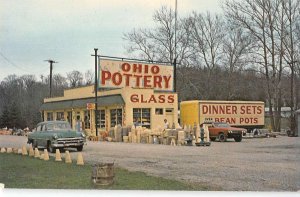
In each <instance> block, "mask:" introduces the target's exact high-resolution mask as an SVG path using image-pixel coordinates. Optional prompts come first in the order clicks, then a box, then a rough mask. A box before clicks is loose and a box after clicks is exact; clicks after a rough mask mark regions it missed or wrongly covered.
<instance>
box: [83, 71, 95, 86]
mask: <svg viewBox="0 0 300 197" xmlns="http://www.w3.org/2000/svg"><path fill="white" fill-rule="evenodd" d="M84 81H85V85H91V84H93V83H94V82H95V74H94V71H93V70H88V71H86V72H85V73H84Z"/></svg>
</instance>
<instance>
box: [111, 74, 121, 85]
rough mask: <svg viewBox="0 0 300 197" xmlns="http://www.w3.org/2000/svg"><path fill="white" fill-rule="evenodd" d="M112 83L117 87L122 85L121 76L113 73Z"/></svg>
mask: <svg viewBox="0 0 300 197" xmlns="http://www.w3.org/2000/svg"><path fill="white" fill-rule="evenodd" d="M112 83H113V84H114V85H117V86H118V85H120V84H121V83H122V75H121V73H114V74H113V75H112Z"/></svg>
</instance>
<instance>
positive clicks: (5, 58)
mask: <svg viewBox="0 0 300 197" xmlns="http://www.w3.org/2000/svg"><path fill="white" fill-rule="evenodd" d="M0 56H1V57H2V58H3V59H4V60H6V61H7V62H8V63H9V64H10V65H12V66H13V67H15V68H17V69H19V70H22V71H24V72H26V73H29V74H32V73H35V74H37V73H39V72H42V73H44V71H46V70H48V68H42V69H39V70H36V69H34V70H35V72H30V71H28V70H26V69H24V68H22V67H20V66H18V65H17V64H15V63H14V62H13V61H11V60H10V59H8V58H7V57H6V56H5V55H4V54H3V53H2V52H0Z"/></svg>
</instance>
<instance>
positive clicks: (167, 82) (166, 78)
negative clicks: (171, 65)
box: [163, 76, 171, 88]
mask: <svg viewBox="0 0 300 197" xmlns="http://www.w3.org/2000/svg"><path fill="white" fill-rule="evenodd" d="M163 79H164V81H165V88H169V86H170V84H169V82H170V79H171V76H168V77H167V76H163Z"/></svg>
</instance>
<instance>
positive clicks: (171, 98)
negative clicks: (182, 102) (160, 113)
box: [168, 95, 174, 103]
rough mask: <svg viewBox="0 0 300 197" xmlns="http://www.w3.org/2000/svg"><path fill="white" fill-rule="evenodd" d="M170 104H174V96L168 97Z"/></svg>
mask: <svg viewBox="0 0 300 197" xmlns="http://www.w3.org/2000/svg"><path fill="white" fill-rule="evenodd" d="M168 103H174V95H169V96H168Z"/></svg>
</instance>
